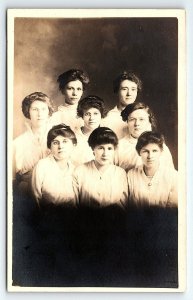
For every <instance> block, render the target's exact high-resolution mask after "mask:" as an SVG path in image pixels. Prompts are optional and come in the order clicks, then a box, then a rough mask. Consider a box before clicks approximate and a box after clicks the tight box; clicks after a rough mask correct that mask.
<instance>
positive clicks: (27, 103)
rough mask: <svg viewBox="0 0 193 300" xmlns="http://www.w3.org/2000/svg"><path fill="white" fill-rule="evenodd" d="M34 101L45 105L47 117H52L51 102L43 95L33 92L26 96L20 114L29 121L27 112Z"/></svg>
mask: <svg viewBox="0 0 193 300" xmlns="http://www.w3.org/2000/svg"><path fill="white" fill-rule="evenodd" d="M34 101H41V102H44V103H46V104H47V105H48V109H49V115H50V116H51V115H52V113H53V111H54V109H53V104H52V101H51V100H50V98H49V97H48V96H47V95H46V94H44V93H41V92H34V93H32V94H30V95H28V96H26V97H25V98H24V99H23V101H22V112H23V114H24V116H25V117H26V118H28V119H30V114H29V110H30V107H31V105H32V103H33V102H34Z"/></svg>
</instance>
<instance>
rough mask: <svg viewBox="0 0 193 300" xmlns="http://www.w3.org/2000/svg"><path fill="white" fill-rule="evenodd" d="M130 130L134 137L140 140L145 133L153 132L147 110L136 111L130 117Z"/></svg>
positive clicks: (128, 121)
mask: <svg viewBox="0 0 193 300" xmlns="http://www.w3.org/2000/svg"><path fill="white" fill-rule="evenodd" d="M127 123H128V130H129V133H130V135H131V136H132V137H134V138H136V139H137V138H138V137H139V136H140V135H141V134H142V133H143V132H144V131H151V130H152V127H151V123H150V121H149V114H148V113H147V111H146V110H145V109H137V110H134V111H133V112H132V113H131V114H130V115H129V116H128V120H127Z"/></svg>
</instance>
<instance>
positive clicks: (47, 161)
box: [36, 155, 54, 168]
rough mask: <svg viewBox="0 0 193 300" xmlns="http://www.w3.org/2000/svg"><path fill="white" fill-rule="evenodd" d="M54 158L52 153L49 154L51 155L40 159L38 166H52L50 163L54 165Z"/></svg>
mask: <svg viewBox="0 0 193 300" xmlns="http://www.w3.org/2000/svg"><path fill="white" fill-rule="evenodd" d="M53 160H54V158H53V156H52V155H49V156H47V157H45V158H42V159H40V160H39V161H38V163H37V165H36V166H37V167H38V168H45V167H46V166H48V165H49V166H50V165H53Z"/></svg>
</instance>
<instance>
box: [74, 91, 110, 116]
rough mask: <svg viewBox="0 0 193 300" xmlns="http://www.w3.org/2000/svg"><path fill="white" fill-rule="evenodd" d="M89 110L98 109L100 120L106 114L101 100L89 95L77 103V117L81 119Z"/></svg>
mask: <svg viewBox="0 0 193 300" xmlns="http://www.w3.org/2000/svg"><path fill="white" fill-rule="evenodd" d="M90 108H96V109H98V110H99V111H100V113H101V117H102V118H104V117H105V116H106V114H107V111H106V108H105V103H104V101H103V99H101V98H100V97H98V96H94V95H90V96H87V97H85V98H83V99H81V100H80V101H79V102H78V107H77V116H78V117H81V118H83V115H84V112H85V111H87V110H88V109H90Z"/></svg>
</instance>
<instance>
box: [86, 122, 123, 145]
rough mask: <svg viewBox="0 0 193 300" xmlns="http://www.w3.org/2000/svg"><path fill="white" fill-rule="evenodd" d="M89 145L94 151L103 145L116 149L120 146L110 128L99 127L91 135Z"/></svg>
mask: <svg viewBox="0 0 193 300" xmlns="http://www.w3.org/2000/svg"><path fill="white" fill-rule="evenodd" d="M88 144H89V146H90V147H91V148H92V149H94V148H95V147H96V146H98V145H102V144H113V145H114V147H115V148H116V147H117V145H118V138H117V136H116V134H115V133H114V131H112V130H111V129H110V128H108V127H98V128H96V129H94V130H93V132H92V133H91V134H90V136H89V138H88Z"/></svg>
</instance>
